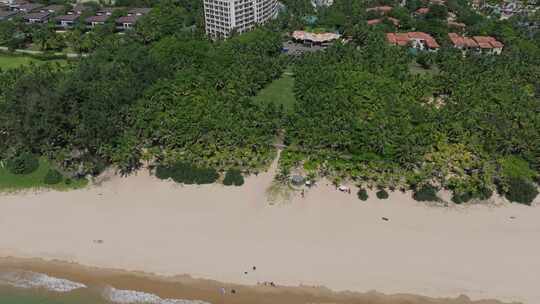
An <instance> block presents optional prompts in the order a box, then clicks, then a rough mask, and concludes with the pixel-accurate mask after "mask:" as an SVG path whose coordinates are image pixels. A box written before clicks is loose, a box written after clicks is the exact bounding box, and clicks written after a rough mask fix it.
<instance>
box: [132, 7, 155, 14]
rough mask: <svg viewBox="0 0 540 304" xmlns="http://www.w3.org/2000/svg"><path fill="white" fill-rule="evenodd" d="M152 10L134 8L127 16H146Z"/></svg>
mask: <svg viewBox="0 0 540 304" xmlns="http://www.w3.org/2000/svg"><path fill="white" fill-rule="evenodd" d="M151 10H152V9H151V8H148V7H136V8H132V9H130V10H129V11H128V15H146V14H148V13H149V12H150V11H151Z"/></svg>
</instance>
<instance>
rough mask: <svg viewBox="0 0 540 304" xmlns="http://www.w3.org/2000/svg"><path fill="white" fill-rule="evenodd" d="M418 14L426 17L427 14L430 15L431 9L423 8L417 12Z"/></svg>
mask: <svg viewBox="0 0 540 304" xmlns="http://www.w3.org/2000/svg"><path fill="white" fill-rule="evenodd" d="M416 13H417V14H419V15H425V14H427V13H429V7H421V8H419V9H417V10H416Z"/></svg>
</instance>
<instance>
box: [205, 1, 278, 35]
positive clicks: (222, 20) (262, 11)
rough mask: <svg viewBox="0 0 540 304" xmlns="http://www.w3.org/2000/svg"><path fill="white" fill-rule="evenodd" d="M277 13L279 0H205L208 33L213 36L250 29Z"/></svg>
mask: <svg viewBox="0 0 540 304" xmlns="http://www.w3.org/2000/svg"><path fill="white" fill-rule="evenodd" d="M277 13H278V1H277V0H204V21H205V27H206V34H208V35H209V36H210V37H213V38H220V37H224V38H225V37H228V36H229V34H230V33H231V32H232V31H236V32H238V33H243V32H246V31H249V30H250V29H252V28H253V27H254V26H255V25H257V24H262V23H265V22H266V21H268V20H270V19H272V18H274V17H275V16H276V15H277Z"/></svg>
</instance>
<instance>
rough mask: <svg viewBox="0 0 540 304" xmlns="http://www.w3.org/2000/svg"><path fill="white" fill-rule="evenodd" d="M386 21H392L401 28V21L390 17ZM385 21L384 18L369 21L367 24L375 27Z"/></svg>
mask: <svg viewBox="0 0 540 304" xmlns="http://www.w3.org/2000/svg"><path fill="white" fill-rule="evenodd" d="M386 19H388V20H390V22H392V23H393V24H394V25H395V26H399V20H398V19H396V18H392V17H388V18H386ZM383 21H384V18H378V19H371V20H368V21H367V24H368V25H375V24H379V23H381V22H383Z"/></svg>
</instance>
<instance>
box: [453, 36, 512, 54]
mask: <svg viewBox="0 0 540 304" xmlns="http://www.w3.org/2000/svg"><path fill="white" fill-rule="evenodd" d="M448 38H450V41H451V42H452V45H453V47H454V48H456V49H459V50H461V51H462V52H463V53H464V54H465V53H467V52H469V51H473V52H476V53H482V54H490V55H500V54H501V52H502V50H503V48H504V44H503V43H502V42H500V41H498V40H497V39H495V38H493V37H491V36H473V37H465V36H460V35H458V34H456V33H449V34H448Z"/></svg>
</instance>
